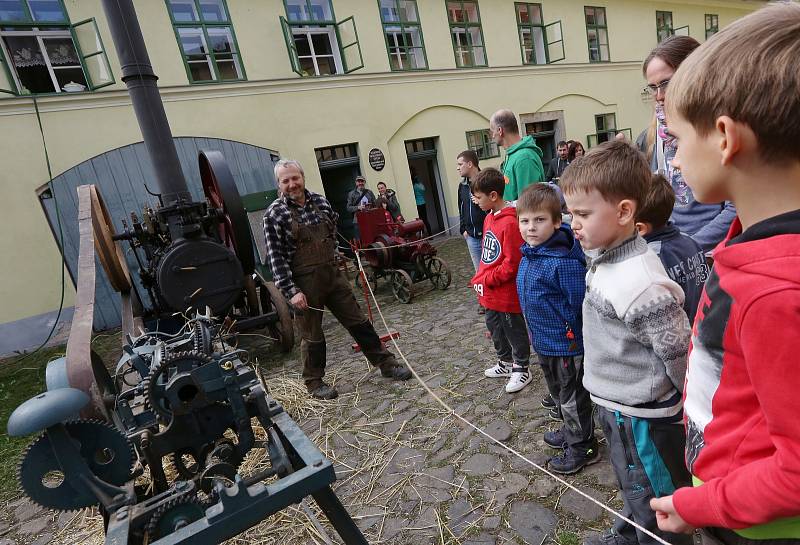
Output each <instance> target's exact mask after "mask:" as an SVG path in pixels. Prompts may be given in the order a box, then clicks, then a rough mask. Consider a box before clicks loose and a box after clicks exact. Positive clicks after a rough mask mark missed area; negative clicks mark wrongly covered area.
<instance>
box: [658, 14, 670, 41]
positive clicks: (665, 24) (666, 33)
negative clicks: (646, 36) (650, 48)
mask: <svg viewBox="0 0 800 545" xmlns="http://www.w3.org/2000/svg"><path fill="white" fill-rule="evenodd" d="M673 34H675V29H674V28H673V26H672V12H671V11H656V38H657V39H658V43H661V42H662V41H664V39H666V38H669V37H670V36H672V35H673Z"/></svg>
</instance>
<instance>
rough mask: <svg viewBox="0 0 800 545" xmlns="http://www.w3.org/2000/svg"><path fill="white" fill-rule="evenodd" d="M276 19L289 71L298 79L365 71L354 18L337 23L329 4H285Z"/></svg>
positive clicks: (322, 0) (291, 0)
mask: <svg viewBox="0 0 800 545" xmlns="http://www.w3.org/2000/svg"><path fill="white" fill-rule="evenodd" d="M283 5H284V7H285V8H286V17H284V16H283V15H281V16H280V17H279V19H280V23H281V28H282V29H283V39H284V41H285V42H286V51H287V52H288V53H289V64H290V66H291V67H292V71H293V72H294V73H296V74H297V75H298V76H301V77H317V76H334V75H341V74H349V73H350V72H354V71H355V70H360V69H361V68H364V57H363V55H362V54H361V43H360V42H359V40H358V29H357V28H356V22H355V18H354V17H353V16H352V15H351V16H350V17H346V18H345V19H342V20H341V21H339V22H336V15H335V13H334V11H333V4H332V3H331V0H284V1H283Z"/></svg>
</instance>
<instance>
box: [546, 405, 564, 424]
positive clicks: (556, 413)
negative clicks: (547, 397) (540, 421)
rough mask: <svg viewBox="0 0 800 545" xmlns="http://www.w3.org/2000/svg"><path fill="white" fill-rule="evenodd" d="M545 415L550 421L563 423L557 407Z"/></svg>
mask: <svg viewBox="0 0 800 545" xmlns="http://www.w3.org/2000/svg"><path fill="white" fill-rule="evenodd" d="M547 415H548V416H549V417H550V418H551V419H553V420H555V421H557V422H563V421H564V417H563V416H561V410H560V409H559V408H558V407H555V408H553V409H550V410H549V411H548V412H547Z"/></svg>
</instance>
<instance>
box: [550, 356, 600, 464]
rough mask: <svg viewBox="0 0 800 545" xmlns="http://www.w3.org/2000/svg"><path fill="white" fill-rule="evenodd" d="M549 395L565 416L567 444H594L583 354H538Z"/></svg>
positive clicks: (582, 448)
mask: <svg viewBox="0 0 800 545" xmlns="http://www.w3.org/2000/svg"><path fill="white" fill-rule="evenodd" d="M539 364H540V365H541V366H542V373H544V380H545V382H546V383H547V390H548V391H549V392H550V397H552V398H553V401H555V402H556V405H558V407H559V408H560V409H561V415H562V416H563V417H564V426H562V428H561V429H562V430H563V432H564V437H565V438H566V440H567V444H568V445H569V446H570V447H571V448H574V449H576V450H579V451H586V450H587V449H590V448H594V447H595V439H594V422H593V421H592V400H591V399H590V397H589V392H587V391H586V388H584V387H583V356H582V355H581V356H542V355H541V354H540V355H539Z"/></svg>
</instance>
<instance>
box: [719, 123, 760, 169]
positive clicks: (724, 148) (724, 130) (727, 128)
mask: <svg viewBox="0 0 800 545" xmlns="http://www.w3.org/2000/svg"><path fill="white" fill-rule="evenodd" d="M714 128H715V129H716V132H717V134H718V135H719V151H720V155H721V164H722V166H728V165H730V164H731V162H732V161H733V158H734V157H736V154H738V153H739V152H740V151H741V149H742V147H743V145H745V141H744V140H745V139H747V137H748V136H750V137H752V136H753V134H752V131H751V130H750V129H749V128H748V127H746V126H745V125H743V124H742V123H738V122H736V121H734V120H733V118H731V117H729V116H727V115H723V116H720V117H718V118H717V121H716V123H715V125H714ZM748 131H749V133H750V134H746V133H747V132H748Z"/></svg>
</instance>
